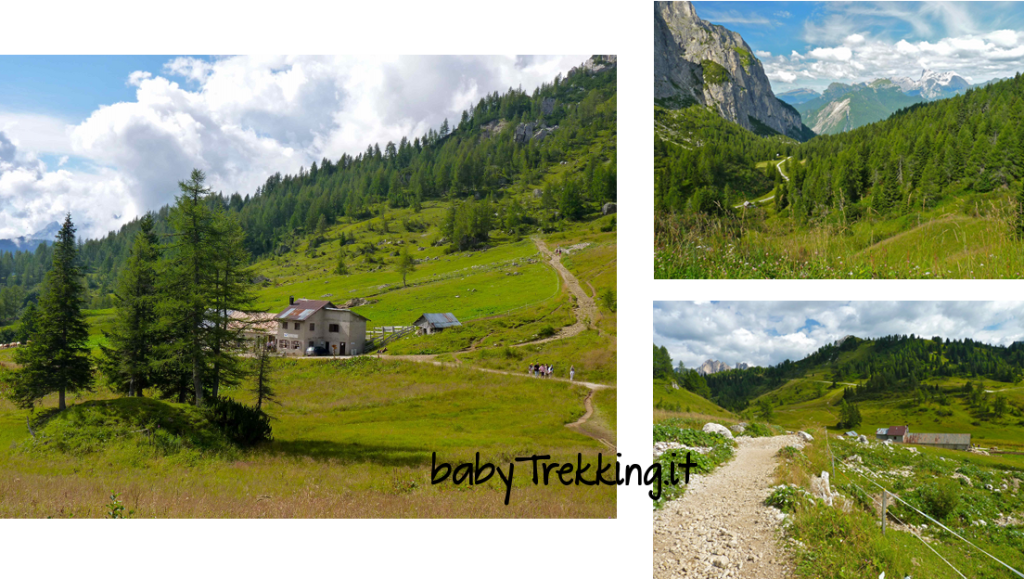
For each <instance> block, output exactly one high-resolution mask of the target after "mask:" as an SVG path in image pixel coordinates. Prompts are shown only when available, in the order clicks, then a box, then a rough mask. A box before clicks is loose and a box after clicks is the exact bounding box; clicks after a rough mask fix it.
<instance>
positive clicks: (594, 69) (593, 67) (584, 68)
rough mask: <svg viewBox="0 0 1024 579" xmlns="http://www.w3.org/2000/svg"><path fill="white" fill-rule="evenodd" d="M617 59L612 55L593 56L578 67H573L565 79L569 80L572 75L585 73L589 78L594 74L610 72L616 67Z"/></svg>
mask: <svg viewBox="0 0 1024 579" xmlns="http://www.w3.org/2000/svg"><path fill="white" fill-rule="evenodd" d="M617 60H618V58H616V56H615V55H614V54H595V55H594V56H591V57H590V58H588V59H587V60H586V62H584V63H583V64H581V65H579V66H574V67H573V68H571V69H570V70H569V73H568V74H566V75H565V78H569V77H571V76H573V75H576V74H580V73H585V74H588V75H590V76H594V75H595V74H598V73H601V72H604V71H607V70H611V69H613V68H615V67H616V65H617V64H618V63H617Z"/></svg>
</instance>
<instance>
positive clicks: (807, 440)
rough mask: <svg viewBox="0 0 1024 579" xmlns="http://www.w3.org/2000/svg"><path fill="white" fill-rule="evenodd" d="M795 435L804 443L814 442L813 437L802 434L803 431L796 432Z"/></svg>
mask: <svg viewBox="0 0 1024 579" xmlns="http://www.w3.org/2000/svg"><path fill="white" fill-rule="evenodd" d="M796 435H797V436H799V437H800V438H802V439H803V440H804V441H805V442H810V441H812V440H814V437H813V436H811V435H810V434H808V433H806V432H804V431H803V430H801V431H799V432H797V433H796Z"/></svg>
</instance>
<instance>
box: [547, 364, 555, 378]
mask: <svg viewBox="0 0 1024 579" xmlns="http://www.w3.org/2000/svg"><path fill="white" fill-rule="evenodd" d="M554 375H555V367H554V366H548V378H550V377H552V376H554Z"/></svg>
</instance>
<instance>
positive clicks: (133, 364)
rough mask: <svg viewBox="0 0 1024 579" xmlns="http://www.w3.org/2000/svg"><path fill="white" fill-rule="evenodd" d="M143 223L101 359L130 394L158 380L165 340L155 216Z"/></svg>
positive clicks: (121, 388) (111, 376) (113, 379)
mask: <svg viewBox="0 0 1024 579" xmlns="http://www.w3.org/2000/svg"><path fill="white" fill-rule="evenodd" d="M140 225H141V230H140V231H139V233H138V234H136V236H135V243H134V244H133V245H132V249H131V255H130V257H129V258H128V263H127V264H126V266H125V269H124V271H123V272H122V273H121V279H120V282H119V284H118V289H117V292H116V296H117V308H116V313H115V317H114V327H113V329H112V331H111V332H109V333H108V334H107V340H108V342H109V343H110V345H109V346H100V349H101V351H102V352H103V357H102V358H101V359H100V360H99V362H98V365H99V368H100V370H101V371H102V372H103V374H104V375H105V376H106V377H107V380H108V381H109V382H110V383H112V384H113V385H114V386H115V389H116V390H117V391H119V392H123V393H127V394H128V396H143V395H144V393H145V390H146V389H147V388H149V387H151V386H153V385H154V384H155V383H156V382H157V381H158V378H157V377H156V376H157V372H156V369H155V367H154V365H153V363H154V352H155V349H156V346H157V344H159V343H161V341H162V339H161V337H160V332H158V330H157V322H158V319H157V300H158V296H157V285H156V284H157V277H156V276H157V269H156V268H157V260H158V258H159V249H158V247H157V238H156V234H155V233H153V218H152V216H151V215H146V216H145V217H143V218H142V221H141V223H140Z"/></svg>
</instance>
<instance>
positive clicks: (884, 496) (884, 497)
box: [882, 489, 889, 535]
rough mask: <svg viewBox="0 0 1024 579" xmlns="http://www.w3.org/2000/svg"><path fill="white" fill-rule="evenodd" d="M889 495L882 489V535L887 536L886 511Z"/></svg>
mask: <svg viewBox="0 0 1024 579" xmlns="http://www.w3.org/2000/svg"><path fill="white" fill-rule="evenodd" d="M888 498H889V497H888V493H886V491H885V489H882V534H883V535H884V534H885V511H886V508H887V506H888Z"/></svg>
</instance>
